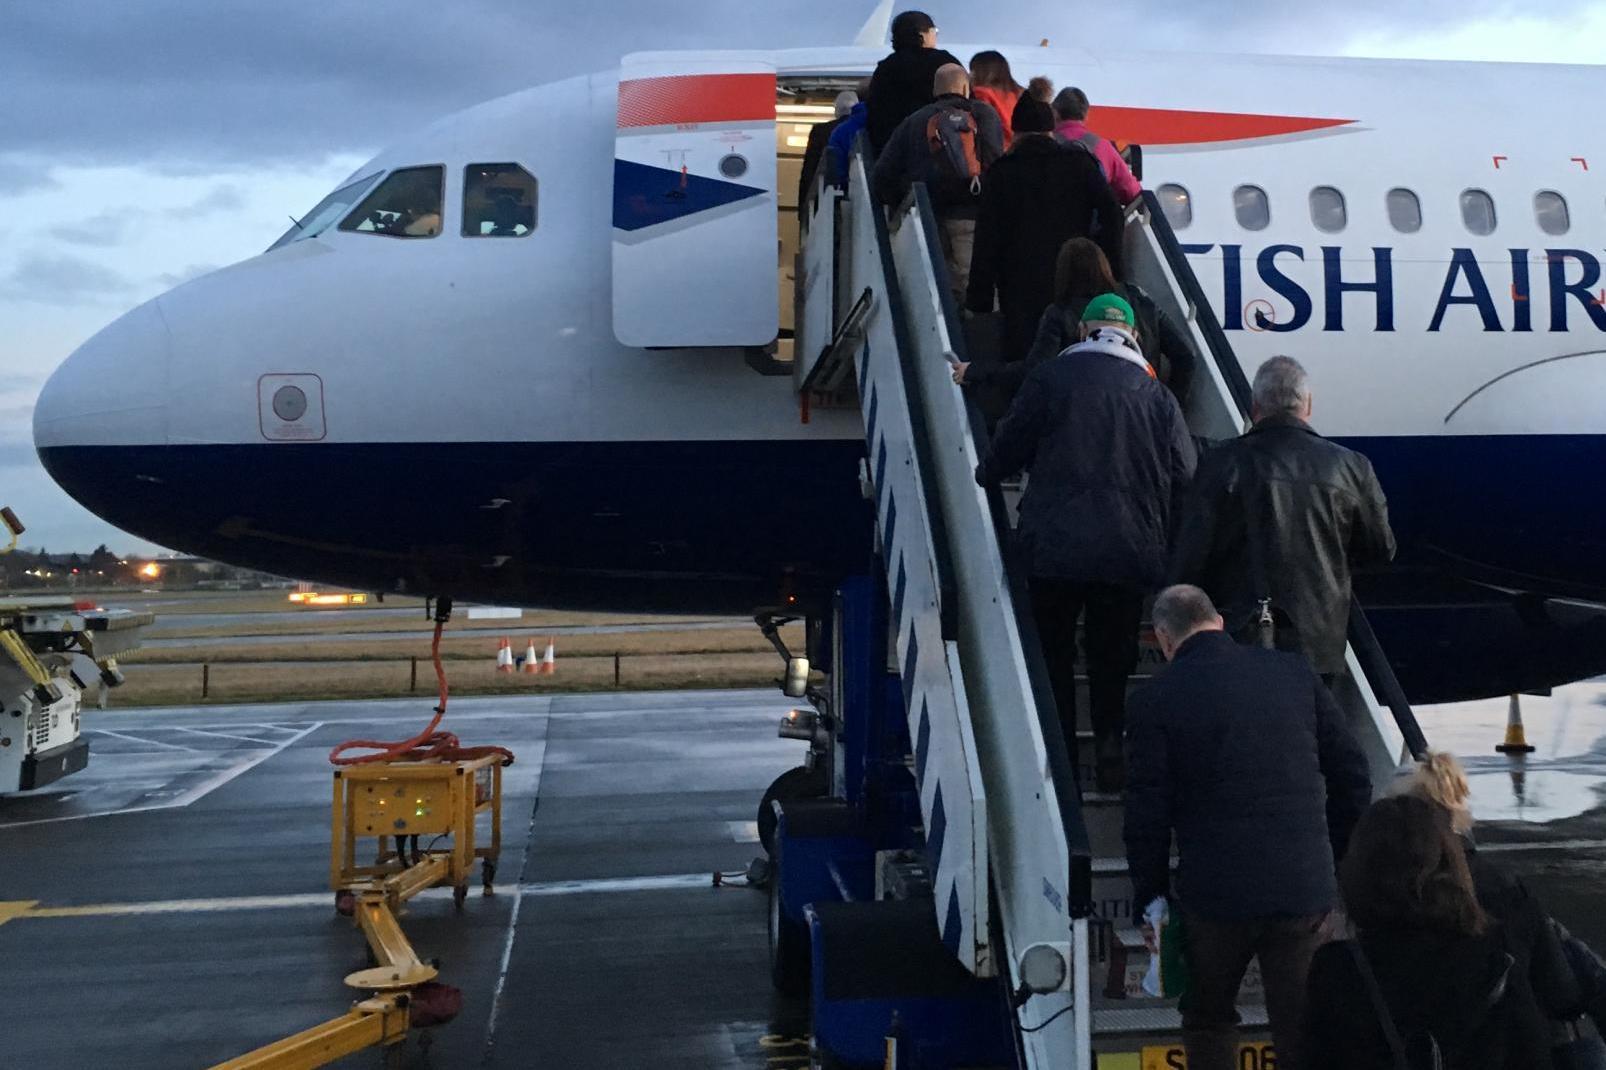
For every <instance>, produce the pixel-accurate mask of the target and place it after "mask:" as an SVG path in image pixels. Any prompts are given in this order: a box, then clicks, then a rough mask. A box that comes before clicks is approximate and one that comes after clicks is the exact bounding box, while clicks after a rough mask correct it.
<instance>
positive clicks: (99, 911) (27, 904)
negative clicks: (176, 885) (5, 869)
mask: <svg viewBox="0 0 1606 1070" xmlns="http://www.w3.org/2000/svg"><path fill="white" fill-rule="evenodd" d="M713 887H714V878H713V874H712V873H674V874H667V875H663V876H656V877H604V878H600V879H593V880H576V881H541V882H539V883H535V884H522V885H520V886H519V887H518V888H517V889H516V893H517V894H516V895H515V896H514V897H513V898H514V908H515V909H517V904H518V902H519V901H521V900H522V899H523V898H524V897H525V896H533V897H536V898H545V897H549V896H568V895H607V894H614V893H619V892H650V891H673V890H680V889H694V888H709V889H712V888H713ZM729 887H738V886H737V885H730V886H729ZM451 896H452V889H451V888H449V887H439V888H429V889H426V890H425V891H423V892H420V893H419V894H418V895H417V896H416V897H415V898H418V899H450V898H451ZM492 898H497V897H496V896H493V897H492ZM333 906H334V897H333V893H332V892H297V893H291V894H288V895H237V896H221V897H218V898H211V899H154V900H147V901H144V902H132V903H87V904H83V905H80V906H61V907H52V906H40V905H39V904H38V900H28V899H22V900H13V901H10V902H0V925H3V924H5V923H6V922H8V921H12V920H16V919H31V918H130V917H145V916H149V915H152V914H216V913H224V912H229V911H244V910H300V909H306V908H311V907H322V908H324V909H330V908H332V907H333Z"/></svg>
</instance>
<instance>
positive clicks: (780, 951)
mask: <svg viewBox="0 0 1606 1070" xmlns="http://www.w3.org/2000/svg"><path fill="white" fill-rule="evenodd" d="M769 897H770V898H769V937H770V980H771V981H772V982H773V983H774V985H775V987H776V989H777V990H778V991H780V992H783V993H785V994H786V995H788V996H803V995H807V994H808V988H809V932H808V929H807V928H805V927H804V926H802V925H800V924H799V923H797V922H795V921H792V920H791V919H790V918H788V917H787V916H786V914H785V912H784V911H782V909H781V871H780V867H778V866H777V867H776V868H775V869H774V870H772V871H771V873H770V882H769Z"/></svg>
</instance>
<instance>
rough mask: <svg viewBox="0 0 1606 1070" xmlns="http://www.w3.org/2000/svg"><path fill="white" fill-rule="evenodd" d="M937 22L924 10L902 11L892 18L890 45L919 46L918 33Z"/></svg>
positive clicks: (933, 27)
mask: <svg viewBox="0 0 1606 1070" xmlns="http://www.w3.org/2000/svg"><path fill="white" fill-rule="evenodd" d="M936 27H937V24H936V23H935V22H932V21H931V16H930V15H928V14H926V13H925V12H924V11H904V12H901V13H900V14H899V15H898V17H897V18H895V19H893V20H892V47H893V48H919V47H920V35H921V34H923V33H925V32H926V31H927V30H932V29H936Z"/></svg>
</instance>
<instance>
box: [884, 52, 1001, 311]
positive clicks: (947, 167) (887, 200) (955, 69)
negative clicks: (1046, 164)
mask: <svg viewBox="0 0 1606 1070" xmlns="http://www.w3.org/2000/svg"><path fill="white" fill-rule="evenodd" d="M934 87H935V89H936V91H937V99H936V100H934V101H932V102H931V103H930V104H927V105H926V106H925V107H923V108H921V109H920V110H919V111H916V112H915V113H914V114H912V115H910V116H909V117H908V118H906V119H904V121H903V122H901V123H899V124H898V129H897V130H896V131H894V133H893V136H892V139H891V140H890V141H888V142H887V144H886V148H885V150H884V151H883V152H882V153H881V158H880V159H878V160H877V161H876V165H875V175H874V185H875V191H876V196H877V197H879V198H880V200H881V201H882V203H884V204H886V205H887V206H888V207H896V206H897V205H898V204H900V203H902V201H903V199H904V197H905V196H906V195H907V194H908V193H909V187H910V186H911V185H913V184H914V183H916V182H924V183H925V184H926V190H927V192H928V193H929V194H930V196H931V208H932V211H933V212H935V213H936V215H937V222H938V224H939V229H940V235H939V236H940V238H941V240H942V249H943V254H944V257H945V258H946V260H947V261H948V281H949V283H950V285H951V286H952V287H953V291H954V296H955V300H957V301H960V302H963V301H964V299H965V288H966V285H967V284H968V281H969V274H970V258H971V249H972V246H973V245H974V244H975V240H976V213H977V210H978V208H979V206H980V204H981V191H982V181H981V176H982V174H983V173H984V172H985V171H986V170H987V168H989V167H991V166H992V164H993V161H995V160H997V159H998V157H999V156H1001V155H1003V151H1004V147H1003V146H1004V135H1003V132H1002V129H1001V128H1000V127H999V125H998V115H997V113H996V112H994V111H993V109H992V108H990V107H988V106H987V105H986V104H983V103H981V102H980V101H975V100H971V99H970V75H968V74H966V73H965V68H963V67H961V66H959V65H958V64H949V65H948V66H945V67H943V68H941V69H940V70H938V71H937V76H936V81H935V82H934ZM876 92H878V90H872V91H871V97H870V102H871V104H872V106H873V105H874V103H875V100H876V97H875V95H874V94H875V93H876ZM871 115H872V117H873V116H874V112H872V113H871Z"/></svg>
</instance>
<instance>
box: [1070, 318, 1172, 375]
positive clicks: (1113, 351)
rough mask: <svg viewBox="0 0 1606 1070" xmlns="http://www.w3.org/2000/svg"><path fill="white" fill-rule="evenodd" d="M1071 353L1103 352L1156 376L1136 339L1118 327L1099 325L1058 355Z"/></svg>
mask: <svg viewBox="0 0 1606 1070" xmlns="http://www.w3.org/2000/svg"><path fill="white" fill-rule="evenodd" d="M1073 353H1074V354H1082V353H1103V354H1104V355H1105V356H1107V357H1119V358H1120V359H1122V360H1124V361H1127V362H1128V363H1131V364H1136V365H1137V366H1138V367H1140V368H1142V369H1143V370H1144V372H1145V373H1146V374H1147V375H1148V376H1149V378H1151V379H1154V378H1158V377H1157V376H1156V375H1155V374H1154V368H1153V367H1152V366H1151V365H1150V364H1149V362H1148V361H1147V360H1145V359H1143V352H1142V350H1140V349H1138V343H1137V339H1135V338H1133V337H1132V336H1131V335H1130V334H1128V333H1127V332H1126V331H1123V330H1122V329H1121V328H1119V327H1100V328H1099V329H1098V330H1096V331H1094V332H1093V333H1092V334H1090V335H1088V336H1087V340H1086V341H1083V342H1078V343H1077V344H1076V345H1074V346H1071V347H1070V348H1069V349H1067V350H1065V351H1064V353H1061V354H1060V355H1061V356H1066V355H1068V354H1073Z"/></svg>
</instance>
